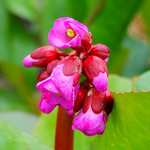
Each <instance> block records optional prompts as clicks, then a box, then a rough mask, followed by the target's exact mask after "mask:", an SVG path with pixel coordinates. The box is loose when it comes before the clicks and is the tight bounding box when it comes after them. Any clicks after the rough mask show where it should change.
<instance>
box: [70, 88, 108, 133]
mask: <svg viewBox="0 0 150 150" xmlns="http://www.w3.org/2000/svg"><path fill="white" fill-rule="evenodd" d="M104 98H105V94H104V93H100V92H97V91H95V90H91V91H89V92H88V95H87V97H86V99H85V102H84V106H83V109H82V110H81V111H80V112H79V113H78V114H77V115H76V116H75V118H74V120H73V125H72V129H73V130H80V131H81V132H83V133H84V134H86V135H88V136H92V135H96V134H102V133H103V132H104V130H105V126H106V121H107V114H106V112H105V110H104V106H105V105H104Z"/></svg>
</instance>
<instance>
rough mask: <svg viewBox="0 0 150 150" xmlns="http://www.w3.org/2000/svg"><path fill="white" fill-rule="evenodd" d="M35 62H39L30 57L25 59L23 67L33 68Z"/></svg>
mask: <svg viewBox="0 0 150 150" xmlns="http://www.w3.org/2000/svg"><path fill="white" fill-rule="evenodd" d="M33 62H37V60H35V59H33V58H32V57H31V56H30V55H27V56H26V57H25V58H24V59H23V65H24V66H25V67H28V68H30V67H32V64H33Z"/></svg>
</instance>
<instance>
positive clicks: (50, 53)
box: [23, 45, 64, 67]
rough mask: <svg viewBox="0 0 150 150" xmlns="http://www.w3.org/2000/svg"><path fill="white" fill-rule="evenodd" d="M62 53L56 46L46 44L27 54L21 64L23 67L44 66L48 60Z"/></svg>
mask: <svg viewBox="0 0 150 150" xmlns="http://www.w3.org/2000/svg"><path fill="white" fill-rule="evenodd" d="M61 55H64V54H63V53H62V52H59V51H58V49H57V48H55V47H53V46H50V45H46V46H42V47H40V48H37V49H35V50H34V51H33V52H32V53H31V54H29V55H27V56H26V57H25V58H24V60H23V64H24V66H25V67H45V66H46V65H47V64H48V63H49V62H50V61H52V60H54V59H57V58H59V57H60V56H61Z"/></svg>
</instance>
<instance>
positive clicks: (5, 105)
mask: <svg viewBox="0 0 150 150" xmlns="http://www.w3.org/2000/svg"><path fill="white" fill-rule="evenodd" d="M3 88H4V87H3ZM7 88H8V87H7ZM16 110H19V111H26V112H27V111H29V112H31V108H30V106H29V105H27V104H26V103H25V102H24V100H23V98H22V97H21V96H20V95H18V94H17V92H16V91H15V90H13V89H6V88H5V89H0V112H4V111H5V112H6V111H16Z"/></svg>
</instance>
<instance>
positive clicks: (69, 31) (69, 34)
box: [66, 28, 76, 38]
mask: <svg viewBox="0 0 150 150" xmlns="http://www.w3.org/2000/svg"><path fill="white" fill-rule="evenodd" d="M66 34H67V36H68V37H70V38H73V37H75V35H76V33H75V32H74V30H72V29H70V28H69V29H67V32H66Z"/></svg>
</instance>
